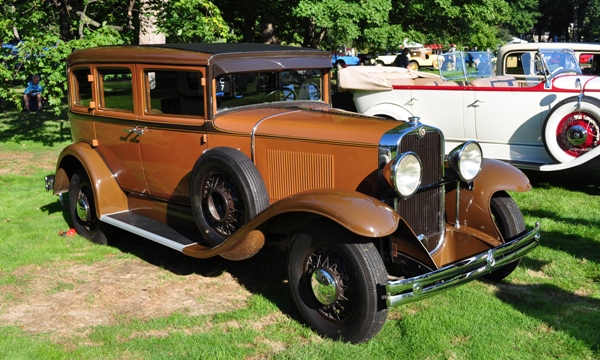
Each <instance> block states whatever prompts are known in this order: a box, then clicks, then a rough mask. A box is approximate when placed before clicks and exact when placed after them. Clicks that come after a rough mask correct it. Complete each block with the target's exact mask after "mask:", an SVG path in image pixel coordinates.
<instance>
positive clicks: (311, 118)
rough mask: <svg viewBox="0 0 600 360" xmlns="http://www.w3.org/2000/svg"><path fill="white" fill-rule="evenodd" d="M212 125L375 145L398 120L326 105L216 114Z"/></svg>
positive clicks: (237, 131) (231, 130) (230, 128)
mask: <svg viewBox="0 0 600 360" xmlns="http://www.w3.org/2000/svg"><path fill="white" fill-rule="evenodd" d="M214 125H215V127H216V128H218V129H219V130H221V131H225V132H236V133H239V132H240V131H241V132H244V133H247V134H251V133H252V131H253V129H254V131H255V134H256V135H258V136H274V137H279V138H281V137H283V138H285V137H288V136H289V137H290V138H293V139H294V140H296V141H298V140H317V141H325V142H329V141H331V142H337V143H360V144H364V145H375V146H376V145H378V144H379V141H380V140H381V136H382V135H383V134H384V133H385V132H387V131H388V130H390V129H393V128H395V127H397V126H398V125H400V123H399V122H398V121H397V120H385V119H378V118H373V117H367V116H362V115H359V114H356V113H352V112H347V111H343V110H338V109H331V108H329V107H325V106H323V107H318V108H315V107H293V108H284V107H281V108H264V109H263V108H257V109H255V110H247V109H246V110H245V111H244V112H243V115H241V114H240V113H239V112H237V111H232V112H230V113H227V114H223V115H220V116H218V117H217V118H216V119H215V120H214Z"/></svg>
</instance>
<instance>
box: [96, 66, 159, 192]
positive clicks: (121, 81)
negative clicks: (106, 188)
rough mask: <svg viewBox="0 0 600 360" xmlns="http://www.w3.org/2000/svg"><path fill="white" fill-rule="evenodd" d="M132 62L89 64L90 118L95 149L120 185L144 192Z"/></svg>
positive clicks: (132, 190) (145, 187) (145, 186)
mask: <svg viewBox="0 0 600 360" xmlns="http://www.w3.org/2000/svg"><path fill="white" fill-rule="evenodd" d="M133 69H134V65H132V64H118V65H102V66H95V67H92V71H93V73H94V76H93V79H94V80H93V81H94V88H95V91H96V99H97V100H96V102H94V103H93V107H94V108H93V110H92V114H93V120H94V131H95V140H96V143H97V149H98V151H99V152H100V153H101V155H102V157H103V158H104V160H105V161H106V163H107V164H108V166H109V168H110V170H111V172H112V173H113V174H114V176H115V178H116V179H117V181H118V182H119V185H120V186H121V188H122V189H124V190H126V191H131V192H136V193H147V192H148V185H147V183H146V179H145V176H144V171H143V168H142V161H141V157H140V149H139V142H140V133H139V129H138V127H137V124H136V115H135V112H136V104H138V103H139V101H137V97H138V95H137V91H136V90H137V89H136V85H135V81H134V80H133Z"/></svg>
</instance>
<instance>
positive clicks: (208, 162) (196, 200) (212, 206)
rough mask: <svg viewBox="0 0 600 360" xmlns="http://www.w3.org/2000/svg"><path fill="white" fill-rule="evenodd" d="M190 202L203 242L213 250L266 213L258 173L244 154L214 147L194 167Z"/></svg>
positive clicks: (264, 196)
mask: <svg viewBox="0 0 600 360" xmlns="http://www.w3.org/2000/svg"><path fill="white" fill-rule="evenodd" d="M190 202H191V206H192V212H193V213H194V218H195V220H196V224H197V225H198V228H199V229H200V233H201V234H202V236H203V237H204V240H206V241H207V242H208V243H209V244H210V245H212V246H216V245H219V244H221V243H222V242H223V241H225V239H227V238H228V237H229V236H231V235H232V234H233V233H235V232H236V231H237V230H238V229H239V228H241V227H242V226H243V225H244V224H245V223H247V222H248V221H249V220H250V219H252V218H253V217H254V216H256V215H257V214H258V213H260V212H261V211H262V210H264V209H266V208H267V207H268V206H269V196H268V194H267V188H266V186H265V183H264V181H263V179H262V177H261V175H260V173H259V172H258V169H256V166H254V164H253V163H252V161H251V160H250V159H249V158H248V157H247V156H246V155H245V154H243V153H242V152H241V151H239V150H236V149H232V148H227V147H217V148H214V149H211V150H209V151H207V152H205V153H204V154H202V156H200V158H199V159H198V160H197V161H196V164H194V168H193V169H192V175H191V178H190Z"/></svg>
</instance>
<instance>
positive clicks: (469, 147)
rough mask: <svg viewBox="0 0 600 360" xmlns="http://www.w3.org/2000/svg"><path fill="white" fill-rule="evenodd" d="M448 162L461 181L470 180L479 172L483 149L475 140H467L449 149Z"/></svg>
mask: <svg viewBox="0 0 600 360" xmlns="http://www.w3.org/2000/svg"><path fill="white" fill-rule="evenodd" d="M448 164H449V166H450V168H451V169H452V170H454V172H456V174H457V175H458V176H459V177H460V180H461V181H464V182H471V181H473V180H474V179H475V178H476V177H477V175H479V173H480V172H481V166H482V164H483V151H482V150H481V145H479V143H478V142H477V141H474V140H469V141H467V142H465V143H463V144H461V145H459V146H457V147H455V148H454V149H452V151H450V153H449V154H448Z"/></svg>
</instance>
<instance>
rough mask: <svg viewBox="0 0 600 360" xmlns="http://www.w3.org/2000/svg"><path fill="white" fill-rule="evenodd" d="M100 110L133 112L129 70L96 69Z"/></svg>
mask: <svg viewBox="0 0 600 360" xmlns="http://www.w3.org/2000/svg"><path fill="white" fill-rule="evenodd" d="M98 78H99V82H98V86H99V89H98V90H99V93H100V108H102V109H107V110H117V111H126V112H133V84H132V81H131V70H129V68H109V69H98Z"/></svg>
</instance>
